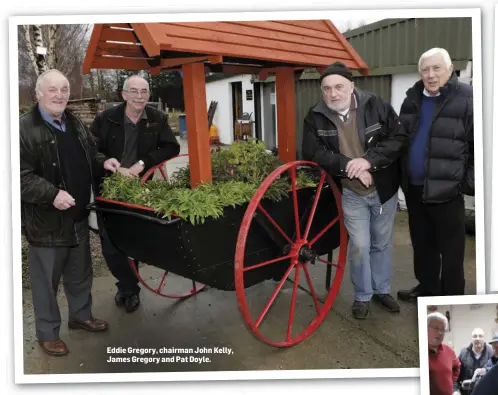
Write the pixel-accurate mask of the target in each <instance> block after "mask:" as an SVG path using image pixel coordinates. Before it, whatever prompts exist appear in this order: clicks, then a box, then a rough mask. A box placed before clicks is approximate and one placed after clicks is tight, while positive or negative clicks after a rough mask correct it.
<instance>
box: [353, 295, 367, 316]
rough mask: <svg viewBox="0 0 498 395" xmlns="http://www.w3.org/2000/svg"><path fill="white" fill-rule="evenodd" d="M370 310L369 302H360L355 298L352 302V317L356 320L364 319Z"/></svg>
mask: <svg viewBox="0 0 498 395" xmlns="http://www.w3.org/2000/svg"><path fill="white" fill-rule="evenodd" d="M369 312H370V302H360V301H359V300H355V301H354V303H353V317H354V318H356V319H358V320H364V319H365V318H367V317H368V314H369Z"/></svg>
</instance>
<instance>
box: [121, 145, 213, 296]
mask: <svg viewBox="0 0 498 395" xmlns="http://www.w3.org/2000/svg"><path fill="white" fill-rule="evenodd" d="M184 156H188V154H182V155H178V156H175V157H173V158H171V159H167V160H165V161H164V162H161V163H159V164H158V165H156V166H154V167H151V168H150V169H149V170H147V172H146V173H145V174H144V175H143V176H142V178H141V179H140V183H141V184H145V183H146V182H147V180H148V179H149V178H151V177H152V176H153V174H154V172H155V171H156V170H159V171H160V172H161V176H162V177H163V179H164V180H165V181H166V180H168V173H167V172H166V171H165V170H164V165H165V164H166V163H167V162H169V161H171V160H173V159H176V158H180V157H184ZM128 262H129V264H130V267H131V269H132V270H133V273H135V276H136V277H137V278H138V281H140V283H141V284H142V285H143V286H144V287H145V288H147V289H148V290H149V291H151V292H154V293H155V294H156V295H159V296H163V297H165V298H172V299H184V298H188V297H189V296H192V295H195V294H197V293H199V292H201V291H202V290H203V289H204V288H206V285H204V284H200V283H196V282H195V281H193V280H192V289H190V290H189V291H187V292H184V293H179V294H172V293H165V292H163V291H162V289H163V288H164V287H165V284H166V276H167V275H168V272H167V271H164V274H162V275H160V276H159V277H160V280H159V285H158V286H155V285H154V286H153V285H151V284H148V283H147V281H146V280H145V279H144V278H143V277H142V276H141V275H140V272H139V271H138V270H137V266H136V265H138V262H136V261H135V260H133V259H129V260H128ZM151 280H152V281H151V282H157V281H155V279H151Z"/></svg>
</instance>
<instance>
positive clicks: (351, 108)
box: [302, 62, 408, 319]
mask: <svg viewBox="0 0 498 395" xmlns="http://www.w3.org/2000/svg"><path fill="white" fill-rule="evenodd" d="M320 83H321V90H322V100H320V101H319V102H318V103H317V104H316V105H315V106H313V107H311V108H310V110H309V112H308V114H307V116H306V118H305V120H304V131H303V141H302V154H303V158H304V159H305V160H309V161H313V162H315V163H317V164H318V165H320V166H321V167H322V168H323V169H324V170H325V171H327V172H328V173H329V174H330V175H331V176H332V177H334V178H335V180H336V182H337V184H338V186H339V188H341V190H342V208H343V212H344V221H345V225H346V228H347V230H348V234H349V245H348V258H347V261H348V266H349V270H350V275H351V281H352V283H353V285H354V289H355V295H354V303H353V307H352V313H353V316H354V317H355V318H357V319H365V318H366V317H367V316H368V314H369V312H370V300H372V301H374V302H377V303H378V304H379V305H380V306H381V307H383V308H384V309H386V310H387V311H389V312H399V310H400V309H399V305H398V303H397V301H396V300H395V299H394V298H393V297H392V296H391V295H390V292H391V289H390V282H391V271H392V238H393V226H394V216H395V214H396V209H397V196H398V188H399V186H400V185H399V174H398V158H399V155H400V152H401V149H402V148H403V147H404V146H405V145H406V144H407V143H408V135H407V133H406V131H405V129H404V128H403V127H402V125H401V123H400V122H399V120H398V116H397V114H396V112H395V111H394V109H393V108H392V106H391V105H390V104H388V103H386V102H384V101H383V100H382V99H381V98H380V97H378V96H376V95H375V94H372V93H367V92H364V91H362V90H360V89H358V88H355V86H354V82H353V74H352V72H351V71H350V70H349V69H348V68H347V67H346V66H345V65H344V64H343V63H341V62H336V63H333V64H331V65H330V66H329V67H328V68H327V69H326V70H325V71H324V72H323V74H322V75H321V77H320Z"/></svg>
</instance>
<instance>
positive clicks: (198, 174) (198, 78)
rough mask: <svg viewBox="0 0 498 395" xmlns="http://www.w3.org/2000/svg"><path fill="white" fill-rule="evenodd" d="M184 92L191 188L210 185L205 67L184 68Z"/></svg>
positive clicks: (191, 66) (184, 66)
mask: <svg viewBox="0 0 498 395" xmlns="http://www.w3.org/2000/svg"><path fill="white" fill-rule="evenodd" d="M182 71H183V92H184V97H185V114H186V121H187V122H186V123H187V133H188V152H189V157H190V186H191V187H192V188H195V187H196V186H198V185H199V184H200V183H203V182H211V180H212V173H211V154H210V151H209V128H208V115H207V109H206V79H205V77H204V64H203V63H190V64H186V65H183V66H182Z"/></svg>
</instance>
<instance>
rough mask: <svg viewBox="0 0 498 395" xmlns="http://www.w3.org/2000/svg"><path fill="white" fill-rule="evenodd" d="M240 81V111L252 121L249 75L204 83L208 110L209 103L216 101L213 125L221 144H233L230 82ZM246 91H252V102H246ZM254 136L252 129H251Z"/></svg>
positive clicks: (252, 104) (252, 88)
mask: <svg viewBox="0 0 498 395" xmlns="http://www.w3.org/2000/svg"><path fill="white" fill-rule="evenodd" d="M239 81H242V111H243V112H247V113H249V114H250V113H252V116H251V119H252V120H253V121H254V119H255V118H254V96H255V95H254V87H253V84H252V83H251V75H238V76H234V77H231V78H225V79H222V80H219V81H213V82H207V83H206V102H207V103H206V105H207V108H209V104H210V103H211V101H217V102H218V106H217V107H216V113H215V114H214V118H213V124H214V125H215V126H216V127H217V128H218V135H219V136H220V141H221V142H222V143H223V144H231V143H233V133H234V126H233V125H234V119H233V108H232V85H231V83H232V82H239ZM246 90H253V100H246ZM253 136H254V128H253Z"/></svg>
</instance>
